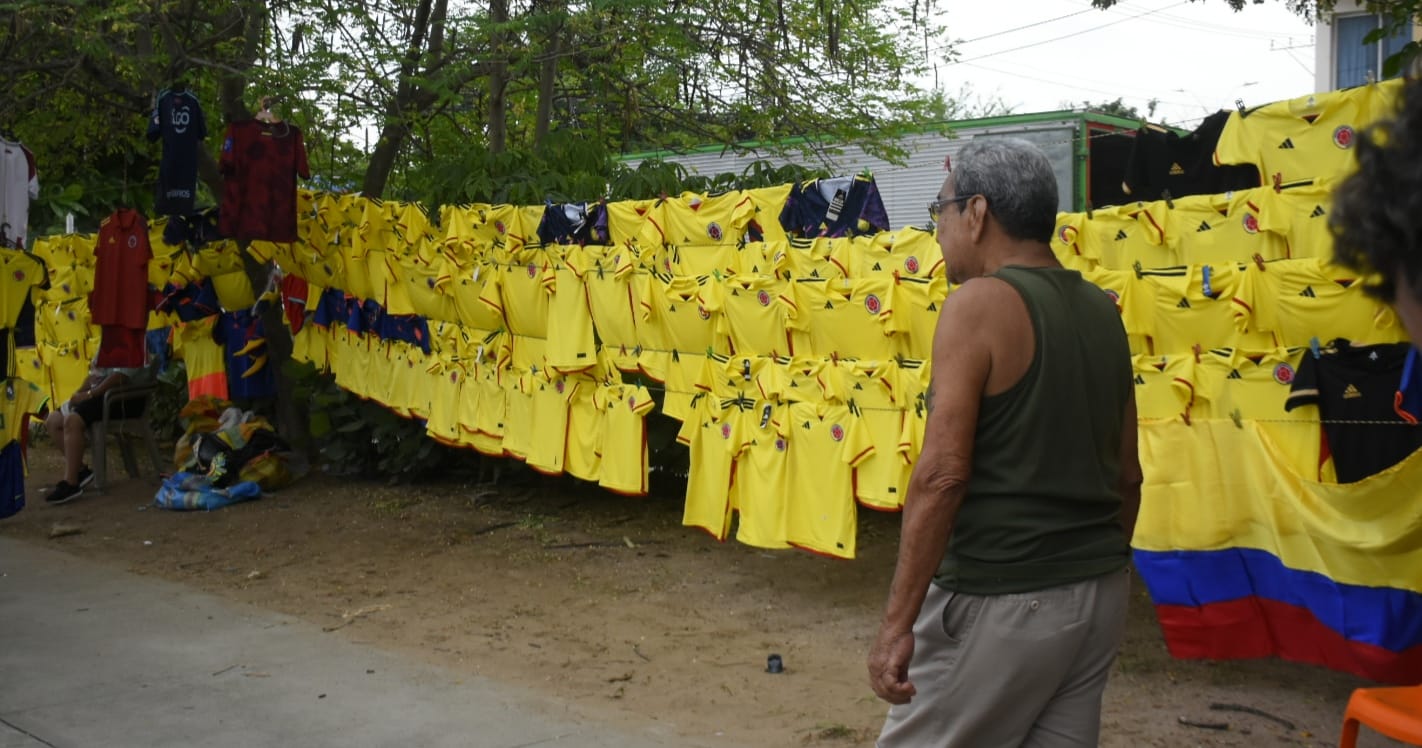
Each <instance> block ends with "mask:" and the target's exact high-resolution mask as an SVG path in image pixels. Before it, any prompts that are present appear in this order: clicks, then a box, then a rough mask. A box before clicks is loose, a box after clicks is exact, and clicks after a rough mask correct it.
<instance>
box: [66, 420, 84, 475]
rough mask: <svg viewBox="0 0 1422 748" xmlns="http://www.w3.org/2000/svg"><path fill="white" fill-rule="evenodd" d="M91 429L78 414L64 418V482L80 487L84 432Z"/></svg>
mask: <svg viewBox="0 0 1422 748" xmlns="http://www.w3.org/2000/svg"><path fill="white" fill-rule="evenodd" d="M88 429H89V426H88V424H86V423H84V419H83V418H80V417H79V414H78V413H70V414H69V415H67V416H65V418H64V480H66V481H68V482H70V483H72V484H73V485H76V486H77V485H79V470H80V468H82V467H84V432H85V431H87V430H88Z"/></svg>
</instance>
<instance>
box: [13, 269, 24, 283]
mask: <svg viewBox="0 0 1422 748" xmlns="http://www.w3.org/2000/svg"><path fill="white" fill-rule="evenodd" d="M24 279H25V271H23V270H16V271H15V280H17V281H23V280H24Z"/></svg>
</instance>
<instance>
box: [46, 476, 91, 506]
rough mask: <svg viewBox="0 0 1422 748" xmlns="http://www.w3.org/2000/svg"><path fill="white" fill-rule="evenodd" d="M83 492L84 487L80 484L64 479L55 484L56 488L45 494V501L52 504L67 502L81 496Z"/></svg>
mask: <svg viewBox="0 0 1422 748" xmlns="http://www.w3.org/2000/svg"><path fill="white" fill-rule="evenodd" d="M83 493H84V489H83V488H80V487H79V486H76V485H74V484H73V483H70V482H69V481H67V480H62V481H60V482H59V483H57V484H55V486H54V489H53V490H51V491H50V492H49V493H48V494H46V495H45V497H44V503H46V504H49V505H51V506H58V505H60V504H67V503H69V502H71V501H73V500H75V499H77V498H79V496H80V495H82V494H83Z"/></svg>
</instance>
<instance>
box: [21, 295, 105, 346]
mask: <svg viewBox="0 0 1422 748" xmlns="http://www.w3.org/2000/svg"><path fill="white" fill-rule="evenodd" d="M97 330H98V327H96V326H93V325H91V324H90V323H89V302H88V300H87V299H85V298H83V297H79V298H74V299H69V300H67V301H64V302H61V303H58V304H54V303H49V304H41V305H38V306H36V307H35V336H36V338H37V339H38V340H40V341H43V342H47V343H54V344H67V345H76V344H78V343H80V342H82V341H84V340H85V339H87V338H88V337H89V336H91V335H96V334H97V332H96V331H97Z"/></svg>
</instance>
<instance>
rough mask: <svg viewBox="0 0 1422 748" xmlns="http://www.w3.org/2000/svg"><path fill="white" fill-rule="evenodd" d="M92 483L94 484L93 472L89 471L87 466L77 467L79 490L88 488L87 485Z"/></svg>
mask: <svg viewBox="0 0 1422 748" xmlns="http://www.w3.org/2000/svg"><path fill="white" fill-rule="evenodd" d="M93 482H94V471H93V470H90V469H89V466H88V465H80V466H79V487H80V488H88V487H89V484H90V483H93Z"/></svg>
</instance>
